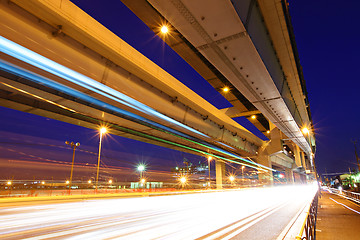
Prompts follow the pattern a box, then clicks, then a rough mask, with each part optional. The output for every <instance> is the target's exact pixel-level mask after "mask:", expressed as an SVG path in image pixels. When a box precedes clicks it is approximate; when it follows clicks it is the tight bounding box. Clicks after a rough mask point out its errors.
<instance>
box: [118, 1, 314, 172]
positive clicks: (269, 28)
mask: <svg viewBox="0 0 360 240" xmlns="http://www.w3.org/2000/svg"><path fill="white" fill-rule="evenodd" d="M122 1H123V2H124V3H125V4H126V5H127V6H128V7H129V8H130V9H131V10H132V11H133V12H134V13H135V14H136V15H137V16H138V17H139V18H140V19H142V20H143V21H144V22H145V23H146V24H147V25H148V26H149V27H150V28H151V29H153V30H154V31H155V32H157V33H159V26H160V25H162V24H166V25H168V27H169V29H170V34H168V35H167V36H163V38H164V40H165V41H166V42H167V43H168V45H169V46H170V47H172V48H173V49H174V50H175V51H176V52H177V53H178V54H179V55H180V56H182V57H183V58H184V59H185V60H186V61H187V62H188V63H189V64H190V65H191V66H192V67H193V68H194V69H196V70H197V71H198V72H199V73H200V74H201V75H202V76H203V77H204V78H205V79H206V80H207V81H208V82H209V83H210V84H211V85H212V86H213V87H214V88H215V89H217V90H218V91H219V92H221V93H222V94H223V95H224V97H226V98H227V99H228V101H229V102H230V103H231V104H232V105H233V107H232V108H228V109H223V112H225V113H226V114H227V115H228V116H230V117H232V118H234V117H237V116H247V117H248V119H249V120H250V121H251V122H252V123H253V124H254V125H255V126H256V127H257V128H258V129H259V130H260V131H262V132H263V133H264V134H265V135H267V136H268V137H269V139H270V140H271V141H270V142H269V144H267V145H266V146H265V145H264V146H263V148H262V151H260V153H259V155H258V161H260V162H262V164H265V165H280V166H285V167H286V168H293V169H294V170H295V169H296V170H297V171H300V172H303V171H304V170H308V172H309V171H312V168H313V165H314V163H313V156H314V153H315V137H314V132H313V129H312V128H313V126H312V120H311V113H310V108H309V103H308V98H307V91H306V86H305V81H304V77H303V74H302V68H301V65H300V62H299V57H298V53H297V49H296V43H295V39H294V34H293V31H292V26H291V21H290V16H289V11H288V3H287V1H286V0H271V1H265V0H260V1H255V0H249V1H215V0H214V1H206V2H205V1H188V0H171V1H165V0H160V1H153V0H140V1H131V0H122ZM225 87H226V88H228V89H230V92H224V88H225ZM251 116H252V117H251ZM254 116H255V117H254ZM303 128H307V129H311V131H310V134H304V133H302V131H301V130H302V129H303ZM289 157H290V158H289ZM269 160H270V163H267V161H269ZM294 160H295V161H294ZM290 175H291V174H290Z"/></svg>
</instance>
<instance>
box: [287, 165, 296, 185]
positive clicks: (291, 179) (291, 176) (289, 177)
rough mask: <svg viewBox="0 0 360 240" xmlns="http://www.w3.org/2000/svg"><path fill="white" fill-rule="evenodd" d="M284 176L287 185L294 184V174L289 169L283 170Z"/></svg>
mask: <svg viewBox="0 0 360 240" xmlns="http://www.w3.org/2000/svg"><path fill="white" fill-rule="evenodd" d="M285 175H286V181H287V182H288V183H294V174H293V171H292V170H291V169H290V168H287V169H285Z"/></svg>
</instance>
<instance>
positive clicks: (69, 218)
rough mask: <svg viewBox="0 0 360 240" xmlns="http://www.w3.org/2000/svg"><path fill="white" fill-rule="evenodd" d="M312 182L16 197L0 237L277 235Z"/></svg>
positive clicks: (0, 216) (3, 217)
mask: <svg viewBox="0 0 360 240" xmlns="http://www.w3.org/2000/svg"><path fill="white" fill-rule="evenodd" d="M313 195H314V188H313V187H312V186H288V187H273V188H257V189H245V190H237V191H223V192H210V193H195V194H184V195H170V196H156V197H138V198H123V199H94V200H84V201H75V202H46V203H37V204H31V205H24V206H22V205H21V204H22V203H18V204H19V205H18V206H14V205H12V206H11V207H9V206H10V205H9V206H6V205H1V207H0V229H1V230H0V239H97V240H98V239H141V240H144V239H262V240H266V239H277V237H278V236H279V235H280V233H281V232H282V231H283V230H284V229H285V227H286V226H287V225H288V223H289V222H290V221H291V219H293V217H294V216H295V215H296V214H297V213H298V212H299V210H301V209H302V208H304V206H305V204H306V203H308V202H309V201H311V198H312V196H313Z"/></svg>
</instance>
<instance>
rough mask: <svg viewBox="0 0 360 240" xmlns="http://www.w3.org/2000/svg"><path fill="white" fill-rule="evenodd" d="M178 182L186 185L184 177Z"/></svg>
mask: <svg viewBox="0 0 360 240" xmlns="http://www.w3.org/2000/svg"><path fill="white" fill-rule="evenodd" d="M179 180H180V182H181V183H182V184H184V183H186V181H187V179H186V177H181V178H180V179H179Z"/></svg>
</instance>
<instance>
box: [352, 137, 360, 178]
mask: <svg viewBox="0 0 360 240" xmlns="http://www.w3.org/2000/svg"><path fill="white" fill-rule="evenodd" d="M352 142H353V143H354V147H355V157H356V162H357V165H358V169H359V172H360V164H359V156H358V154H357V149H356V143H357V141H356V140H353V141H352Z"/></svg>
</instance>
